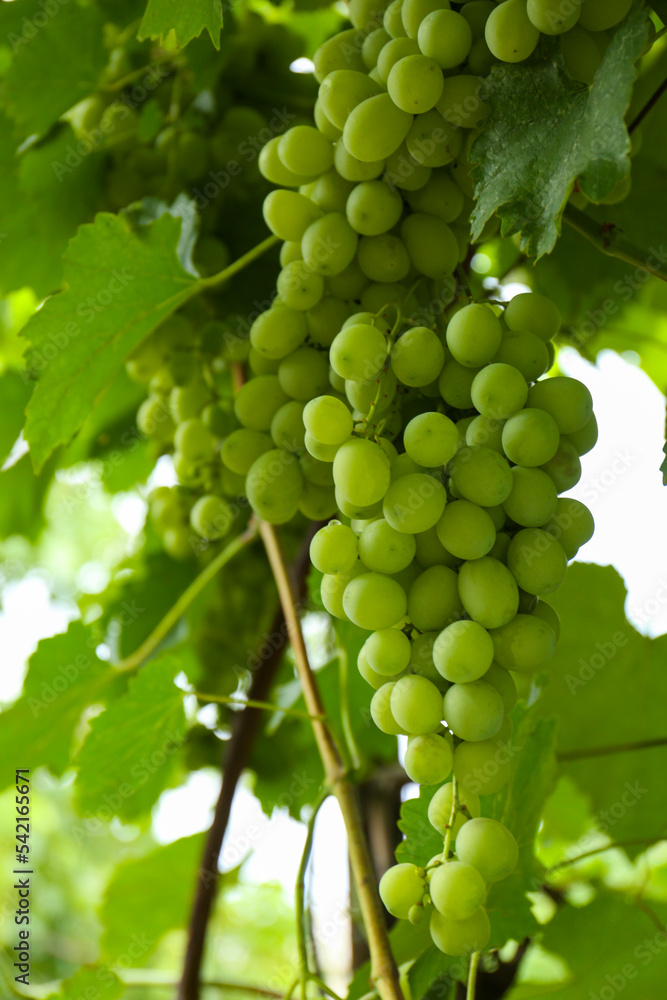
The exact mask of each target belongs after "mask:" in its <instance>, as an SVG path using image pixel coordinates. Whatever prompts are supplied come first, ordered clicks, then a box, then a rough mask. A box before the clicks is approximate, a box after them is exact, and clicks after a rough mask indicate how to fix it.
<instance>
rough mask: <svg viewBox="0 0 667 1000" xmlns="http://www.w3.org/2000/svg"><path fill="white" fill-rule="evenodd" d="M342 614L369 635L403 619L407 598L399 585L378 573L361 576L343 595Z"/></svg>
mask: <svg viewBox="0 0 667 1000" xmlns="http://www.w3.org/2000/svg"><path fill="white" fill-rule="evenodd" d="M343 609H344V611H345V614H346V615H347V617H348V618H349V619H350V621H351V622H353V623H354V624H355V625H358V626H359V628H363V629H366V630H367V631H369V632H375V631H377V630H379V629H384V628H392V627H393V626H394V625H398V624H399V622H401V621H402V620H403V619H404V618H405V612H406V611H407V597H406V594H405V591H404V590H403V588H402V587H401V585H400V584H399V583H397V582H396V581H395V580H392V578H391V577H389V576H385V575H384V574H382V573H362V574H361V576H357V577H355V579H354V580H351V581H350V582H349V583H348V585H347V587H346V588H345V592H344V594H343Z"/></svg>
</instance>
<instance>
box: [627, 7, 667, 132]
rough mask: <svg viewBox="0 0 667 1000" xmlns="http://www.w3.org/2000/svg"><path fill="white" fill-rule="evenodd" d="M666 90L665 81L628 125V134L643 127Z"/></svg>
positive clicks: (666, 81)
mask: <svg viewBox="0 0 667 1000" xmlns="http://www.w3.org/2000/svg"><path fill="white" fill-rule="evenodd" d="M666 16H667V15H666ZM663 30H664V29H663ZM666 90H667V80H663V81H662V83H661V84H660V86H659V87H658V89H657V90H656V91H655V93H654V94H652V95H651V97H649V99H648V101H647V102H646V104H645V105H644V107H643V108H642V109H641V111H639V112H638V113H637V115H636V116H635V117H634V118H633V120H632V121H631V123H630V124H629V125H628V132H629V133H630V135H632V133H633V132H634V130H635V129H636V128H637V127H638V126H639V125H641V123H642V122H643V121H644V119H645V118H646V116H647V114H648V113H649V111H651V110H652V109H653V108H654V107H655V105H656V104H657V103H658V101H659V100H660V98H661V97H662V95H663V94H664V93H665V91H666Z"/></svg>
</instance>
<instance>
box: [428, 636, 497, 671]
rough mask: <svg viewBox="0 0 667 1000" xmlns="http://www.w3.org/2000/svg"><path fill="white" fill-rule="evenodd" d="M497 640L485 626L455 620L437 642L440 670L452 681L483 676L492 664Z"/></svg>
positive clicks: (434, 660)
mask: <svg viewBox="0 0 667 1000" xmlns="http://www.w3.org/2000/svg"><path fill="white" fill-rule="evenodd" d="M492 660H493V642H492V641H491V637H490V636H489V633H488V632H487V631H486V629H485V628H482V626H481V625H478V624H477V622H473V621H460V622H452V624H451V625H448V626H447V628H445V629H443V631H442V632H440V634H439V635H438V638H437V639H436V640H435V644H434V646H433V662H434V664H435V666H436V668H437V670H438V672H439V673H440V674H441V675H442V676H443V677H444V678H445V680H448V681H451V682H452V684H467V683H469V682H470V681H476V680H479V678H480V677H482V675H483V674H485V673H486V671H487V670H488V669H489V667H490V666H491V661H492Z"/></svg>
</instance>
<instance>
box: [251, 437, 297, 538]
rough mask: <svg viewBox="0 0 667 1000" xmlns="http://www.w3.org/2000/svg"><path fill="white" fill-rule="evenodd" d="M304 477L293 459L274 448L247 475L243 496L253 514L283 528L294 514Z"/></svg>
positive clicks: (286, 453) (284, 452) (255, 462)
mask: <svg viewBox="0 0 667 1000" xmlns="http://www.w3.org/2000/svg"><path fill="white" fill-rule="evenodd" d="M302 492H303V477H302V475H301V472H300V470H299V464H298V462H297V461H296V459H295V457H294V456H293V455H291V454H290V453H289V452H287V451H281V450H280V449H279V448H274V449H272V450H271V451H267V452H265V453H264V454H263V455H260V457H259V458H257V459H256V460H255V461H254V462H253V464H252V466H251V467H250V471H249V472H248V477H247V479H246V495H247V497H248V501H249V503H250V505H251V507H252V509H253V510H254V511H255V513H256V514H257V515H258V516H259V517H262V518H263V519H264V520H265V521H268V522H269V524H285V523H286V522H287V521H291V519H292V518H293V517H294V515H295V514H296V512H297V509H298V505H299V500H300V499H301V494H302Z"/></svg>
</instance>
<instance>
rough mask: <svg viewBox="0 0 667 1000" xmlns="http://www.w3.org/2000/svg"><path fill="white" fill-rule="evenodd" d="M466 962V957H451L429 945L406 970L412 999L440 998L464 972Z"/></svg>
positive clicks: (436, 999)
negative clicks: (408, 969) (407, 970)
mask: <svg viewBox="0 0 667 1000" xmlns="http://www.w3.org/2000/svg"><path fill="white" fill-rule="evenodd" d="M467 964H468V960H467V958H452V957H451V956H449V955H444V954H443V953H442V952H441V951H440V949H439V948H437V947H436V946H435V945H434V944H433V945H431V946H430V948H427V949H426V951H423V952H422V953H421V955H419V957H418V958H417V959H416V960H415V962H414V965H412V966H411V967H410V971H409V972H408V982H409V983H410V996H411V997H412V1000H419V998H420V997H425V998H427V1000H428V998H429V997H433V1000H438V998H440V1000H442V997H445V996H447V994H448V992H449V988H450V987H451V986H452V984H453V983H455V982H456V981H457V978H460V976H461V974H462V973H464V971H465V969H466V966H467Z"/></svg>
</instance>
